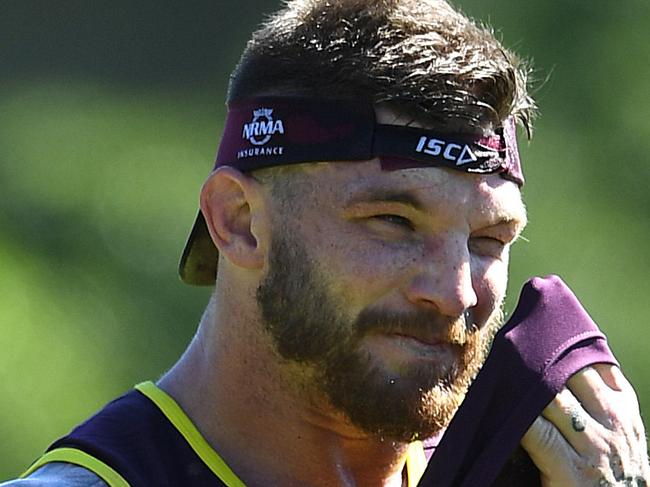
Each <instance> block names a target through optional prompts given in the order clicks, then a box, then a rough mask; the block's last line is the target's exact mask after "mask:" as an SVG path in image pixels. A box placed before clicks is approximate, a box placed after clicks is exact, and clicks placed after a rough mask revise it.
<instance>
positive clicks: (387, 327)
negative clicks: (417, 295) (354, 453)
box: [257, 232, 500, 442]
mask: <svg viewBox="0 0 650 487" xmlns="http://www.w3.org/2000/svg"><path fill="white" fill-rule="evenodd" d="M288 234H289V233H288V232H287V233H285V235H288ZM325 282H326V281H325V279H323V278H322V277H321V276H320V275H319V273H318V271H317V269H315V267H314V266H313V265H312V263H311V261H310V259H309V256H308V255H307V252H306V250H305V248H304V247H303V246H302V245H300V244H299V243H298V242H297V241H291V240H290V239H289V238H286V237H283V238H282V239H281V238H278V237H277V236H276V237H275V238H274V239H273V241H272V245H271V252H270V257H269V272H268V274H267V276H266V277H265V279H264V280H263V281H262V283H261V284H260V286H259V288H258V289H257V301H258V303H259V306H260V311H261V314H262V318H263V320H264V323H265V327H266V329H267V331H268V332H269V334H270V335H271V336H272V338H273V341H274V343H275V345H276V348H277V351H278V353H279V355H280V356H281V357H282V358H284V359H286V360H290V361H293V362H296V363H301V364H306V365H309V366H311V368H312V369H313V370H315V371H316V379H315V380H316V384H315V385H316V387H318V389H319V390H321V391H322V392H324V393H325V394H326V395H327V397H328V398H329V400H330V402H331V404H332V405H333V406H334V407H335V408H337V409H338V410H340V411H342V412H343V413H345V414H346V415H347V417H348V418H349V420H350V421H351V423H352V424H354V425H356V426H357V427H359V428H361V429H362V430H364V431H366V432H368V433H371V434H374V435H376V436H378V437H381V438H386V439H390V440H396V441H401V442H410V441H413V440H415V439H424V438H428V437H430V436H433V435H434V434H435V433H437V432H438V431H440V430H441V429H443V428H445V427H446V426H447V425H448V424H449V421H451V418H452V416H453V414H454V413H455V411H456V409H457V408H458V406H459V405H460V403H461V402H462V400H463V398H464V395H465V392H466V391H467V388H468V387H469V384H470V382H471V381H472V379H473V378H474V376H475V375H476V373H477V372H478V370H479V368H480V366H481V364H482V363H483V360H484V358H485V354H486V351H487V347H488V343H489V340H490V339H491V336H492V335H493V331H494V330H495V329H496V328H497V327H498V326H499V324H500V320H498V319H497V318H492V319H491V320H490V322H489V323H488V324H487V325H486V326H485V327H483V328H482V330H480V331H479V330H478V328H477V327H476V326H468V324H467V323H466V320H465V317H461V318H458V319H453V320H450V318H449V317H443V316H442V315H440V314H439V313H437V312H434V311H422V310H420V311H418V312H414V313H408V314H405V313H393V312H385V311H373V310H368V309H367V310H364V311H363V312H362V313H360V314H359V316H358V317H357V318H356V319H355V320H350V319H346V318H345V314H344V313H342V311H341V309H339V308H338V307H337V303H336V300H335V299H334V297H333V296H332V295H331V293H330V292H328V289H327V287H326V284H325ZM495 315H499V313H495ZM423 327H427V328H428V329H431V328H432V327H433V328H434V329H435V331H436V333H438V334H440V335H441V336H442V337H444V339H445V340H446V341H448V343H451V344H453V347H454V348H455V349H456V351H457V352H458V354H457V355H458V360H457V361H456V363H455V365H454V366H453V367H451V368H449V370H440V368H437V367H435V366H431V367H423V366H422V364H414V365H410V366H405V367H402V368H401V369H400V371H399V374H392V376H391V374H390V373H389V372H387V371H386V370H384V369H383V368H382V367H381V366H379V365H377V364H374V363H373V361H372V357H371V356H370V355H369V354H368V353H366V352H364V351H362V350H360V347H359V343H360V339H361V337H363V336H364V335H365V334H367V333H369V332H373V331H376V332H382V333H388V332H391V331H401V332H403V331H407V332H408V331H409V330H412V331H415V330H418V329H424V328H423Z"/></svg>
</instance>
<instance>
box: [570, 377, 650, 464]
mask: <svg viewBox="0 0 650 487" xmlns="http://www.w3.org/2000/svg"><path fill="white" fill-rule="evenodd" d="M607 382H609V384H608V383H607ZM567 386H568V388H569V390H571V392H572V393H573V394H574V396H575V397H576V398H577V399H578V401H580V403H581V404H582V405H583V407H584V409H585V410H586V411H587V412H588V413H589V414H590V415H591V416H592V417H593V418H594V419H595V420H596V421H598V422H599V423H600V424H601V425H603V426H604V427H605V428H607V429H608V430H609V431H611V432H613V433H615V434H617V435H619V436H622V437H623V438H625V440H626V443H627V445H628V447H629V449H630V451H641V450H642V449H643V448H641V446H642V445H644V444H645V429H644V427H643V421H642V419H641V414H640V412H639V402H638V399H637V397H636V393H635V392H634V389H633V388H632V385H631V384H630V383H629V382H628V381H627V379H626V378H625V377H624V376H623V374H622V372H621V371H620V369H619V368H618V367H614V366H610V365H609V364H597V365H595V366H594V367H587V368H585V369H583V370H581V371H580V372H578V373H577V374H575V375H574V376H572V377H571V378H570V379H569V381H568V383H567ZM612 386H614V387H612Z"/></svg>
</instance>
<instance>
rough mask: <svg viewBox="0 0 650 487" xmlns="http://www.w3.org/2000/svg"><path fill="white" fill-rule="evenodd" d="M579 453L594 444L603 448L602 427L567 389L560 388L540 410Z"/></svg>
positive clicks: (589, 448) (587, 449)
mask: <svg viewBox="0 0 650 487" xmlns="http://www.w3.org/2000/svg"><path fill="white" fill-rule="evenodd" d="M542 416H544V418H546V419H547V420H548V421H550V422H551V423H552V424H553V425H554V426H555V427H556V428H557V429H558V431H559V432H560V433H561V434H562V436H563V437H564V438H565V439H566V441H567V442H568V443H569V444H570V445H571V446H572V447H573V449H574V450H575V451H576V452H577V453H578V454H580V455H583V454H587V453H589V451H590V450H591V449H593V447H594V446H595V447H596V448H598V449H602V448H604V447H605V446H606V445H605V438H604V435H603V433H604V432H605V431H604V428H603V427H602V426H601V425H600V423H599V422H598V421H596V420H595V419H594V418H592V417H591V415H590V414H589V413H588V412H587V411H586V410H585V409H584V408H583V407H582V404H580V401H578V399H577V398H576V397H575V396H574V395H573V393H572V392H571V391H570V390H569V389H566V388H564V389H562V391H560V392H559V393H558V394H557V395H556V396H555V397H554V398H553V400H552V401H551V402H550V403H549V405H548V406H546V408H544V410H543V411H542Z"/></svg>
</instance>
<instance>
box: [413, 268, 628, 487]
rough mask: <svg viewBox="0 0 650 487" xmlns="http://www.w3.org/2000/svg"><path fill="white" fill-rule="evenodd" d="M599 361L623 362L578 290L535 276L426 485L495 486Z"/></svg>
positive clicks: (446, 437) (438, 454) (456, 418)
mask: <svg viewBox="0 0 650 487" xmlns="http://www.w3.org/2000/svg"><path fill="white" fill-rule="evenodd" d="M595 363H609V364H615V365H618V363H617V362H616V359H615V358H614V356H613V355H612V353H611V351H610V350H609V348H608V347H607V342H606V338H605V335H603V334H602V333H601V332H600V330H599V329H598V327H597V326H596V324H595V323H594V322H593V320H592V319H591V318H590V317H589V315H588V314H587V312H586V311H585V310H584V308H583V307H582V305H581V304H580V302H579V301H578V299H577V298H576V297H575V295H574V294H573V293H572V292H571V290H570V289H569V288H568V287H567V286H566V284H564V282H562V280H561V279H560V278H559V277H557V276H549V277H546V278H539V277H536V278H534V279H531V280H530V281H528V282H527V283H526V284H525V285H524V288H523V289H522V291H521V296H520V297H519V304H518V305H517V308H516V309H515V312H514V313H513V315H512V317H511V318H510V319H509V320H508V322H507V323H506V324H505V325H504V327H503V328H502V329H501V330H500V331H499V332H498V333H497V335H496V337H495V340H494V344H493V346H492V350H491V351H490V354H489V355H488V357H487V360H486V362H485V364H484V366H483V368H482V369H481V371H480V372H479V374H478V376H477V377H476V380H475V381H474V383H473V384H472V386H471V387H470V389H469V391H468V393H467V396H466V397H465V400H464V401H463V403H462V404H461V406H460V408H459V409H458V411H457V412H456V415H455V416H454V418H453V420H452V421H451V424H450V425H449V428H447V431H446V432H445V434H444V436H443V437H442V440H441V441H440V443H439V444H438V447H437V448H436V451H435V453H434V455H433V457H432V458H431V461H430V462H429V466H428V467H427V469H426V471H425V473H424V475H423V477H422V479H421V480H420V483H419V484H418V485H419V486H422V487H452V486H453V487H482V486H490V485H493V482H494V481H495V479H497V477H498V476H499V474H500V473H501V471H502V470H503V468H504V467H505V466H506V464H507V463H508V461H509V459H510V458H511V457H512V456H513V454H514V453H515V452H516V450H517V447H518V445H519V442H520V441H521V437H522V436H523V435H524V434H525V433H526V430H527V429H528V428H529V426H530V425H531V424H532V423H533V421H534V420H535V418H536V417H537V416H539V414H540V413H541V412H542V410H543V409H544V408H545V407H546V405H547V404H548V403H549V402H550V401H551V399H553V397H554V396H555V395H556V394H557V393H558V392H559V391H560V390H561V389H562V387H563V386H564V384H565V383H566V381H567V380H568V379H569V377H570V376H572V375H573V374H574V373H576V372H578V371H579V370H580V369H582V368H584V367H586V366H588V365H592V364H595ZM499 478H500V479H501V478H503V476H501V477H499ZM513 485H517V484H513ZM519 485H530V484H519Z"/></svg>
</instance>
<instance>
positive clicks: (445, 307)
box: [406, 242, 478, 318]
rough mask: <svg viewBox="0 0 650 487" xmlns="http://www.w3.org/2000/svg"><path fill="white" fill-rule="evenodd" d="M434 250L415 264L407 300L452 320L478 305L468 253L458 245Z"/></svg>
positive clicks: (464, 246) (451, 244)
mask: <svg viewBox="0 0 650 487" xmlns="http://www.w3.org/2000/svg"><path fill="white" fill-rule="evenodd" d="M437 247H438V248H437V249H435V250H434V251H433V252H427V253H426V254H425V255H424V256H423V258H422V261H421V262H418V265H417V269H416V271H415V272H414V273H413V277H412V278H411V279H410V281H409V283H408V286H407V290H406V294H407V299H408V300H409V301H410V302H412V303H413V304H416V305H418V306H424V307H433V308H435V309H436V310H437V311H438V312H440V313H442V314H443V315H446V316H451V317H454V318H455V317H458V316H461V315H462V314H463V313H464V312H465V311H467V310H468V309H470V308H472V307H474V306H476V304H477V303H478V297H477V296H476V291H475V290H474V286H473V283H472V270H471V265H470V255H469V251H468V250H467V245H465V244H461V243H460V242H456V243H453V242H450V243H448V244H446V245H444V246H440V245H438V246H437Z"/></svg>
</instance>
